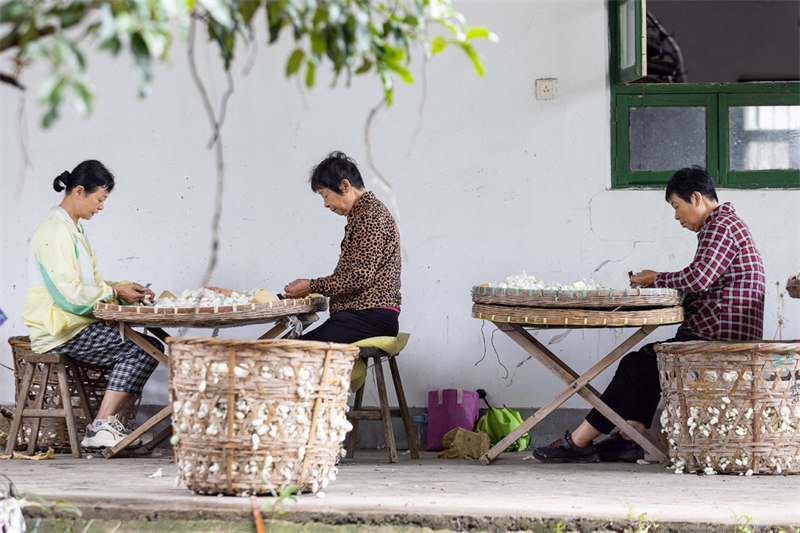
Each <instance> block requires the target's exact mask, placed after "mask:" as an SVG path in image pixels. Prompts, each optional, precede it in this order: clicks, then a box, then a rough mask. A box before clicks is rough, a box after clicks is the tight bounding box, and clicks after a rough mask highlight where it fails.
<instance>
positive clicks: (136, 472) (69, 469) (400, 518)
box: [0, 449, 800, 533]
mask: <svg viewBox="0 0 800 533" xmlns="http://www.w3.org/2000/svg"><path fill="white" fill-rule="evenodd" d="M154 453H155V454H156V455H152V456H148V457H137V458H116V459H103V458H102V457H99V456H94V457H92V458H84V459H73V458H72V457H71V456H68V455H57V456H56V458H55V459H54V460H51V461H38V462H35V461H23V460H5V461H0V472H2V473H3V474H5V475H6V476H8V477H9V478H10V479H11V480H12V481H13V483H14V484H15V485H16V489H17V491H18V492H20V493H23V492H28V493H34V494H37V495H39V496H41V497H42V498H44V499H46V500H48V501H54V500H56V499H59V498H63V499H65V500H67V501H68V502H70V503H72V504H75V505H77V506H78V507H79V508H80V509H81V510H82V511H83V513H84V519H97V520H101V521H102V520H106V521H108V520H117V521H134V522H133V523H136V521H141V523H144V521H147V522H149V523H152V522H153V521H156V522H158V521H170V520H171V521H175V520H178V521H180V520H198V519H201V520H209V521H210V520H222V522H221V523H222V524H226V523H227V524H231V526H230V529H224V528H223V529H216V530H220V531H222V530H230V531H233V530H235V528H233V525H232V524H234V523H242V522H247V521H248V520H250V517H251V502H250V500H249V499H247V498H239V497H215V496H201V495H197V494H194V493H192V492H191V491H189V490H188V489H186V488H185V487H180V486H176V485H175V480H176V470H175V465H174V462H173V457H172V454H171V452H170V451H169V450H160V449H156V451H155V452H154ZM159 471H160V473H161V474H162V475H161V476H159V477H151V476H153V475H154V474H156V473H157V472H159ZM0 481H2V478H0ZM270 500H272V501H274V500H275V498H259V502H260V503H264V502H269V501H270ZM280 506H281V509H283V510H284V511H287V512H288V513H290V514H289V516H288V517H287V518H286V519H287V520H291V521H295V522H306V523H308V522H321V523H326V524H365V525H370V524H371V526H368V528H371V529H375V528H376V527H377V526H378V525H383V526H385V525H395V526H398V527H399V526H401V525H408V524H413V525H415V526H425V527H429V528H433V529H450V530H461V531H465V530H471V531H475V530H485V531H507V530H522V529H531V530H536V531H564V530H565V528H566V530H580V531H598V530H599V531H622V530H623V529H626V528H627V529H634V530H636V529H637V525H638V526H640V527H639V528H638V529H639V530H644V529H643V528H642V527H641V526H642V525H643V524H649V523H651V522H652V523H655V524H657V525H658V526H659V530H660V531H667V530H673V531H678V530H692V531H709V530H713V531H734V532H737V533H739V532H744V531H752V530H753V528H756V527H758V528H766V529H770V530H774V531H779V530H784V531H797V528H798V527H800V476H796V475H795V476H774V475H766V476H750V477H746V476H736V475H714V476H698V475H691V474H684V475H676V474H674V473H672V471H671V470H668V469H666V468H664V467H663V466H660V465H658V464H621V463H617V464H611V463H594V464H584V465H546V464H542V463H539V462H537V461H536V460H534V459H532V458H531V456H530V454H529V453H527V452H525V453H509V454H503V455H501V456H500V457H499V458H498V459H497V460H495V461H494V462H493V463H492V464H491V465H488V466H484V465H482V464H480V463H479V462H478V461H476V460H475V461H470V460H460V459H438V458H437V457H436V454H435V453H431V452H423V453H422V456H421V458H420V459H419V460H412V459H411V457H410V456H409V455H407V454H402V455H401V457H400V462H399V463H397V464H390V463H388V462H387V458H386V453H385V452H383V451H378V450H358V451H357V452H356V458H355V459H354V460H349V459H344V460H342V463H341V464H340V465H339V476H338V477H337V479H336V481H335V482H333V483H331V484H330V485H329V486H328V488H327V489H326V490H325V492H324V494H318V495H312V494H304V495H300V496H298V497H297V501H291V500H288V499H287V500H285V501H283V502H281V503H280ZM559 522H561V525H559ZM135 529H136V528H134V529H132V530H135ZM165 529H166V527H165ZM76 530H78V531H80V529H76ZM87 530H88V528H87ZM122 530H128V529H125V528H123V529H122ZM148 530H150V529H148ZM193 530H196V531H199V530H201V529H199V528H197V529H193ZM204 531H205V530H204ZM273 531H275V530H274V529H273Z"/></svg>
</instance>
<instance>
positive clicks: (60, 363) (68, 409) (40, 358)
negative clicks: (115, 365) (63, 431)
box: [6, 351, 94, 458]
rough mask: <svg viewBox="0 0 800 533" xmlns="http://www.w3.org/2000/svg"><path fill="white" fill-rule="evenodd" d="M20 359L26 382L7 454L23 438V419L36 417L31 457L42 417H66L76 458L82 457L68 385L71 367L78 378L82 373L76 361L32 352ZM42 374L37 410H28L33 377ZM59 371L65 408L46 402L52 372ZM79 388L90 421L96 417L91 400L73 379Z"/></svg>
mask: <svg viewBox="0 0 800 533" xmlns="http://www.w3.org/2000/svg"><path fill="white" fill-rule="evenodd" d="M15 357H20V359H21V362H22V363H24V365H25V372H24V374H23V377H22V382H21V383H20V387H19V395H18V396H17V411H16V412H15V413H14V419H13V421H12V422H11V429H10V430H9V432H8V443H7V444H6V455H10V454H12V452H13V451H14V448H15V447H16V445H17V439H19V434H20V430H21V429H22V419H23V418H34V419H35V420H34V421H33V424H32V427H31V436H30V438H29V439H28V455H31V454H32V453H33V452H34V450H35V449H36V443H37V441H38V440H39V428H40V425H41V421H42V418H63V419H65V422H66V424H67V433H68V434H69V446H70V449H71V450H72V456H73V457H76V458H80V457H81V445H80V441H79V440H78V430H77V428H76V427H75V414H74V412H73V409H72V399H71V397H70V390H69V385H68V383H67V367H69V368H70V371H71V372H72V375H73V376H78V375H79V374H78V372H77V371H76V368H75V366H74V364H73V363H72V361H71V360H70V359H69V358H68V357H67V356H66V355H62V354H53V353H47V354H38V353H34V352H30V351H26V353H25V354H24V355H22V356H15ZM37 372H38V373H39V378H40V380H39V387H38V390H36V394H35V397H34V399H33V407H26V403H27V402H26V399H27V398H28V394H29V393H30V391H31V385H32V384H33V378H34V375H35V374H36V373H37ZM51 372H55V373H56V376H57V378H58V391H59V396H60V398H61V408H60V409H53V408H50V407H48V406H47V403H46V402H45V395H46V394H47V393H48V392H47V383H48V380H49V378H50V373H51ZM73 383H74V385H75V388H76V389H77V392H78V396H79V398H80V401H81V406H82V407H83V408H84V409H85V410H86V411H87V413H86V414H87V415H88V416H87V417H86V418H87V419H88V420H91V419H93V418H94V413H91V412H90V411H91V407H90V406H89V399H88V398H87V396H86V390H85V389H84V387H83V383H82V382H81V380H80V379H75V380H73Z"/></svg>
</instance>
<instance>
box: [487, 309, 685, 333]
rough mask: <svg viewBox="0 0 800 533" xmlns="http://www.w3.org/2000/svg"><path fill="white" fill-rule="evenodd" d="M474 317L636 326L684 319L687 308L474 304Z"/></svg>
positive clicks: (562, 324)
mask: <svg viewBox="0 0 800 533" xmlns="http://www.w3.org/2000/svg"><path fill="white" fill-rule="evenodd" d="M472 317H473V318H480V319H483V320H489V321H491V322H505V323H510V324H528V325H531V326H537V327H542V326H544V327H559V328H564V327H581V328H585V327H623V328H624V327H632V326H644V325H647V324H677V323H679V322H683V307H662V308H658V309H635V310H623V311H609V310H598V309H554V308H536V307H507V306H501V305H484V304H473V305H472Z"/></svg>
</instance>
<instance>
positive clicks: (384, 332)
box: [300, 309, 400, 344]
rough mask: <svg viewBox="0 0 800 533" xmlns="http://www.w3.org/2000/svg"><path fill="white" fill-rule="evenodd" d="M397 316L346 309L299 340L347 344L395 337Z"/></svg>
mask: <svg viewBox="0 0 800 533" xmlns="http://www.w3.org/2000/svg"><path fill="white" fill-rule="evenodd" d="M399 316H400V315H399V313H398V312H397V311H393V310H392V309H361V310H358V311H357V310H355V309H347V310H345V311H339V312H338V313H334V314H332V315H331V316H330V317H329V318H328V320H326V321H325V322H323V323H322V324H320V325H319V326H318V327H316V328H314V329H313V330H311V331H309V332H308V333H306V334H305V335H303V336H302V337H300V340H304V341H324V342H342V343H348V344H349V343H351V342H356V341H360V340H362V339H368V338H370V337H384V336H387V337H396V336H397V332H398V331H399V321H398V317H399Z"/></svg>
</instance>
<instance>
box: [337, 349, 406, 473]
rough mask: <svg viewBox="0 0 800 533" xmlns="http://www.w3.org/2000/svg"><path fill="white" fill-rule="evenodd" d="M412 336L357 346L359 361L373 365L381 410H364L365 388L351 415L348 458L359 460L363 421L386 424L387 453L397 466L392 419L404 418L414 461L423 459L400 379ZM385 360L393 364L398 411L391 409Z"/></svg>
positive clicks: (362, 389)
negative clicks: (399, 357)
mask: <svg viewBox="0 0 800 533" xmlns="http://www.w3.org/2000/svg"><path fill="white" fill-rule="evenodd" d="M408 338H409V335H408V333H400V334H398V335H397V337H372V338H369V339H364V340H361V341H358V342H354V343H353V344H355V345H356V346H358V347H359V348H360V351H359V354H358V357H359V358H360V359H361V360H363V361H364V363H366V365H367V368H369V366H370V365H369V362H370V359H371V360H372V361H373V365H372V368H374V369H375V378H376V382H377V387H378V401H379V403H380V406H379V407H362V406H361V402H362V400H363V398H364V388H365V387H364V386H362V387H361V388H359V389H358V391H356V398H355V403H354V405H353V409H351V410H350V412H348V413H347V419H348V420H349V421H350V422H351V423H352V424H353V429H352V430H351V431H350V435H349V437H348V440H347V457H349V458H352V457H354V456H355V451H356V440H357V439H358V422H359V420H380V421H382V422H383V435H384V438H385V440H386V449H387V451H388V453H389V462H390V463H396V462H397V447H396V445H395V442H394V431H393V429H392V417H395V418H398V417H399V418H402V419H403V426H404V428H405V432H406V440H408V448H409V450H411V457H412V458H413V459H419V450H417V443H416V441H415V440H414V428H413V426H412V425H411V417H410V416H409V414H408V405H407V404H406V396H405V393H403V382H402V381H401V379H400V371H399V370H398V368H397V357H396V356H397V355H398V354H399V353H400V351H401V350H402V349H403V348H404V347H405V345H406V343H408ZM383 359H387V360H388V361H389V369H390V370H391V373H392V381H393V382H394V390H395V393H396V394H397V404H398V407H397V408H392V407H389V399H388V397H387V395H386V379H385V378H384V374H383Z"/></svg>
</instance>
